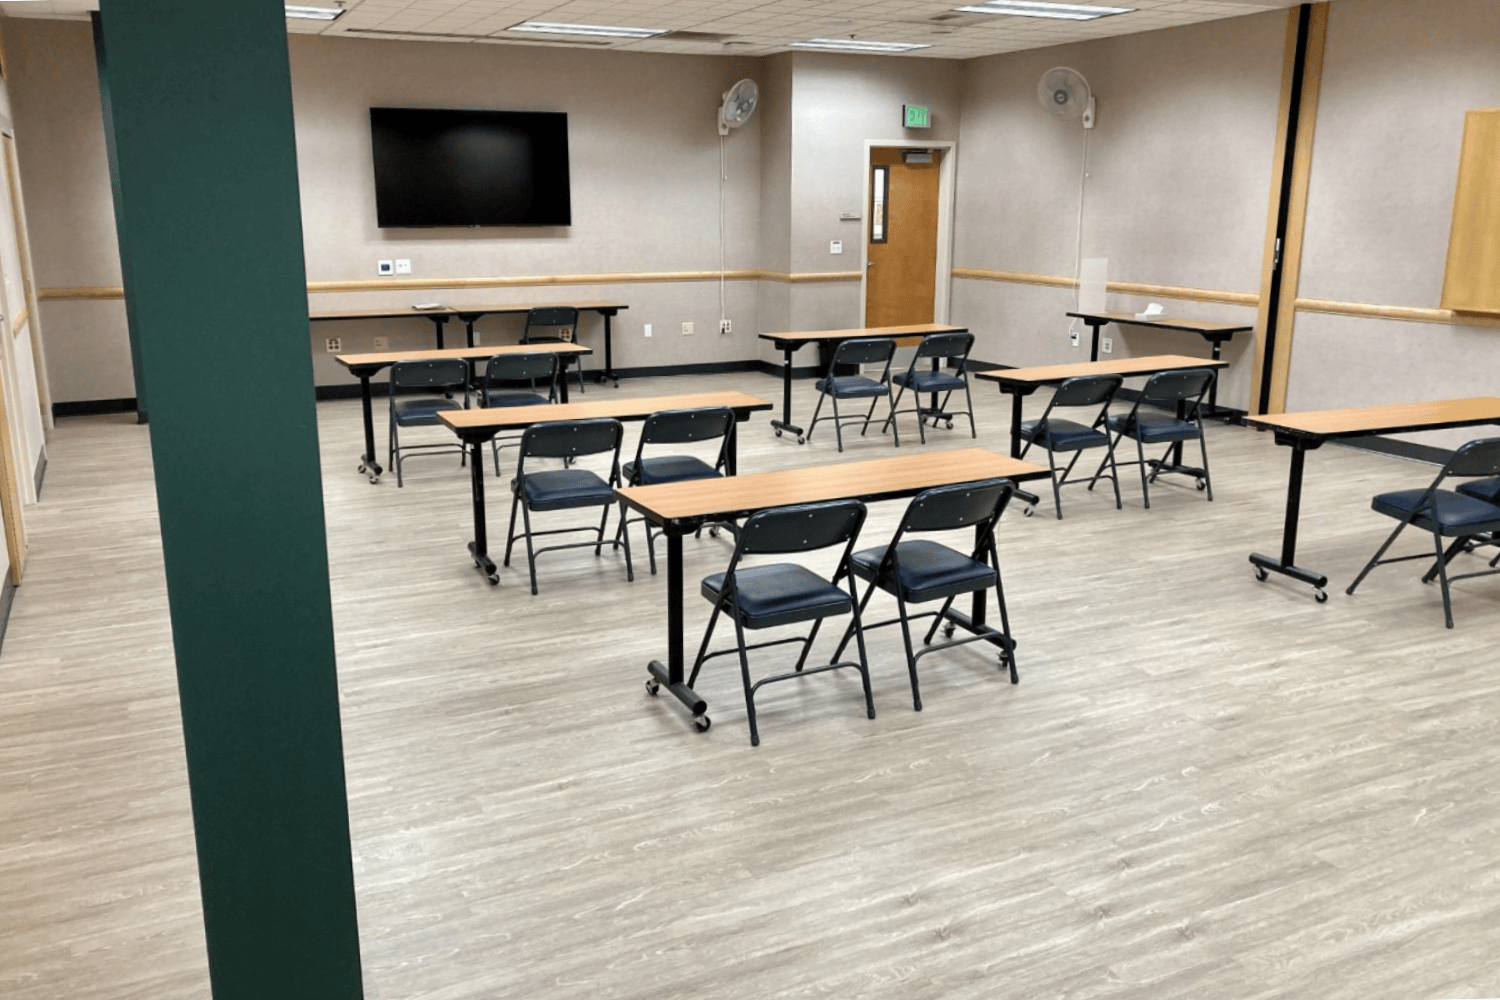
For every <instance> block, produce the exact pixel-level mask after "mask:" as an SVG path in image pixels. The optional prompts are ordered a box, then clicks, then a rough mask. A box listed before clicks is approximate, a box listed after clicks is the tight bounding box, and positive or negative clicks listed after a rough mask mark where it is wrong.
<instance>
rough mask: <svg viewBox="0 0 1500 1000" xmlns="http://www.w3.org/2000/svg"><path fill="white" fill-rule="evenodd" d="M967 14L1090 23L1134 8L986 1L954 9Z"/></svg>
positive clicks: (1028, 0)
mask: <svg viewBox="0 0 1500 1000" xmlns="http://www.w3.org/2000/svg"><path fill="white" fill-rule="evenodd" d="M953 9H954V10H961V11H964V12H966V13H969V14H1011V15H1013V16H1015V17H1050V18H1053V19H1055V20H1059V21H1092V20H1094V19H1095V18H1099V17H1109V16H1110V15H1112V14H1129V13H1130V12H1131V11H1133V10H1135V8H1134V7H1100V6H1097V5H1095V4H1084V3H1044V2H1043V0H988V2H987V3H982V4H974V5H973V6H969V7H955V8H953Z"/></svg>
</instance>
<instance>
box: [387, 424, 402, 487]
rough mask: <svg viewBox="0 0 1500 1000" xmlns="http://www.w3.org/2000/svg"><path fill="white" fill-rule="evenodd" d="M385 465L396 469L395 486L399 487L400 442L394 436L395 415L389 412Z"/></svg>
mask: <svg viewBox="0 0 1500 1000" xmlns="http://www.w3.org/2000/svg"><path fill="white" fill-rule="evenodd" d="M385 467H386V468H387V469H395V470H396V488H397V489H400V488H401V442H400V440H399V439H398V438H397V437H396V415H395V414H394V413H393V414H391V427H390V434H389V435H388V436H387V440H386V448H385Z"/></svg>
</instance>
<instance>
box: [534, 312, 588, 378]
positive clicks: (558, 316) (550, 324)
mask: <svg viewBox="0 0 1500 1000" xmlns="http://www.w3.org/2000/svg"><path fill="white" fill-rule="evenodd" d="M578 318H579V310H578V309H577V307H575V306H568V305H560V306H537V307H536V308H534V309H529V310H527V312H526V325H525V326H523V327H522V328H521V343H523V344H576V343H578ZM536 327H539V328H542V329H562V328H567V330H568V332H569V335H568V336H567V337H557V336H552V337H534V336H532V335H531V331H532V329H533V328H536ZM574 373H575V374H576V375H577V376H578V391H579V392H580V393H582V392H583V391H584V389H583V358H582V357H579V358H578V367H577V368H576V369H574ZM559 377H560V378H567V377H568V371H567V366H566V365H563V366H562V372H561V374H560V375H559Z"/></svg>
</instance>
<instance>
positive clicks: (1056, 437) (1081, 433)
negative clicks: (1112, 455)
mask: <svg viewBox="0 0 1500 1000" xmlns="http://www.w3.org/2000/svg"><path fill="white" fill-rule="evenodd" d="M1041 423H1042V421H1040V420H1028V421H1026V422H1025V423H1023V424H1022V425H1021V439H1022V440H1023V441H1031V442H1034V443H1036V444H1039V445H1041V446H1042V447H1043V448H1046V449H1047V450H1048V451H1078V450H1079V449H1081V448H1098V447H1103V446H1104V445H1107V444H1108V443H1109V438H1108V437H1107V436H1106V435H1105V433H1104V432H1103V431H1100V430H1095V429H1094V428H1092V427H1086V426H1084V425H1083V424H1080V423H1075V422H1074V421H1072V420H1048V421H1047V422H1046V426H1045V427H1041V428H1039V427H1038V425H1039V424H1041ZM1110 423H1114V421H1113V419H1111V421H1110Z"/></svg>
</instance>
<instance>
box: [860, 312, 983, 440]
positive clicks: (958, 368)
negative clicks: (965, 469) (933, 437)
mask: <svg viewBox="0 0 1500 1000" xmlns="http://www.w3.org/2000/svg"><path fill="white" fill-rule="evenodd" d="M973 347H974V335H973V334H972V333H935V334H933V335H932V336H930V337H924V338H923V339H922V342H921V343H920V344H918V345H917V351H916V353H915V354H913V355H912V358H911V365H910V366H909V367H908V368H907V369H906V371H904V372H902V373H901V374H899V375H897V376H896V377H895V378H893V379H891V381H892V382H894V383H896V386H897V389H896V398H895V400H894V401H893V402H892V403H891V415H890V416H889V417H887V418H886V421H885V427H889V426H890V425H891V422H892V421H894V420H895V419H896V415H897V414H899V413H915V414H916V415H917V434H918V435H920V436H921V439H922V443H923V444H926V443H927V430H926V425H927V421H929V420H931V421H932V426H934V427H936V426H937V425H938V421H939V420H942V421H945V422H946V423H947V425H948V429H949V430H950V431H951V430H952V429H953V418H954V417H955V416H958V415H963V416H966V417H968V418H969V437H971V438H977V437H978V436H979V432H978V431H977V430H975V428H974V398H973V397H972V396H971V395H969V373H968V371H967V369H966V366H967V365H968V362H969V351H970V350H972V349H973ZM934 361H936V362H937V364H936V366H935V367H934V365H933V362H934ZM908 389H910V390H911V393H912V398H913V399H914V400H915V401H916V405H915V406H914V407H913V408H912V409H910V410H903V409H901V397H902V395H903V394H905V392H906V391H907V390H908ZM960 389H962V390H963V393H964V405H965V406H966V407H968V408H967V409H964V410H959V411H957V412H956V413H955V412H954V411H952V410H949V409H948V401H949V400H951V399H952V398H953V394H954V393H955V392H957V391H958V390H960ZM939 393H942V394H943V399H942V402H941V403H936V404H935V405H934V406H932V407H930V408H929V407H923V406H922V397H923V396H924V395H930V396H932V397H934V398H936V396H937V394H939ZM885 427H882V428H881V430H882V432H883V431H884V430H885Z"/></svg>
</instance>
